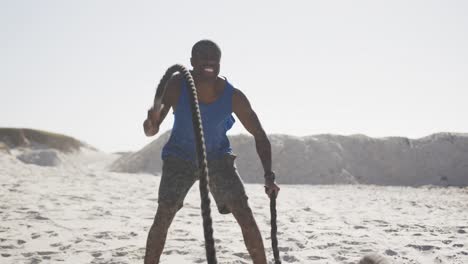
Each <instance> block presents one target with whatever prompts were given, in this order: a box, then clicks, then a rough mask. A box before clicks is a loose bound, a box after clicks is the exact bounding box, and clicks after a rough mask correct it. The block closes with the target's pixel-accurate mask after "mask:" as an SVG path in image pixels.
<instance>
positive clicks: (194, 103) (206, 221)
mask: <svg viewBox="0 0 468 264" xmlns="http://www.w3.org/2000/svg"><path fill="white" fill-rule="evenodd" d="M176 72H179V73H181V74H182V76H183V77H184V79H185V81H186V82H187V89H188V94H189V97H190V107H191V110H192V121H193V130H194V134H195V145H196V157H197V162H198V168H199V170H200V179H199V180H200V198H201V211H202V218H203V231H204V235H205V251H206V259H207V261H208V264H217V263H218V261H217V260H216V250H215V245H214V239H213V220H212V219H211V208H210V204H211V201H210V197H209V194H208V193H209V191H208V166H207V161H206V149H205V139H204V136H203V126H202V121H201V120H202V119H201V115H200V107H199V105H198V96H197V89H196V87H195V82H194V81H193V77H192V75H191V74H190V72H189V71H188V70H187V68H185V67H184V66H183V65H180V64H176V65H173V66H171V67H170V68H169V69H168V70H167V71H166V73H165V74H164V75H163V77H162V79H161V81H160V82H159V85H158V87H157V88H156V95H155V97H154V104H153V105H154V106H153V107H154V109H157V110H159V109H160V108H161V103H162V98H163V96H164V94H165V91H166V85H167V82H168V81H169V79H170V78H171V77H172V75H174V73H176Z"/></svg>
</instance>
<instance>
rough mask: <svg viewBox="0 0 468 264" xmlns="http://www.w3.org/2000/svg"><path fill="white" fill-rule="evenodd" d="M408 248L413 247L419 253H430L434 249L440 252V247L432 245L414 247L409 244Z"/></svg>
mask: <svg viewBox="0 0 468 264" xmlns="http://www.w3.org/2000/svg"><path fill="white" fill-rule="evenodd" d="M406 247H411V248H415V249H417V250H419V251H429V250H433V249H436V250H439V249H440V247H436V246H431V245H414V244H408V245H406Z"/></svg>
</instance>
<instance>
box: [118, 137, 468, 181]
mask: <svg viewBox="0 0 468 264" xmlns="http://www.w3.org/2000/svg"><path fill="white" fill-rule="evenodd" d="M168 138H169V134H168V133H167V132H166V133H165V134H162V135H161V136H160V137H159V138H157V139H156V140H155V141H153V142H152V143H151V144H149V145H147V146H146V147H144V148H143V149H141V150H140V151H137V152H135V153H133V154H129V155H126V156H124V157H122V158H121V159H119V160H117V161H116V162H115V163H114V164H112V166H111V169H112V170H113V171H117V172H130V173H138V172H145V173H152V174H158V173H160V171H161V160H160V153H161V149H162V147H163V146H164V144H165V142H166V141H167V139H168ZM269 138H270V141H271V144H272V152H273V165H274V169H275V170H276V174H277V177H278V180H279V181H280V182H281V183H283V184H285V183H287V184H303V183H305V184H376V185H385V186H392V185H393V186H395V185H396V186H422V185H439V186H468V134H455V133H439V134H434V135H431V136H428V137H424V138H420V139H408V138H402V137H391V138H379V139H377V138H370V137H366V136H363V135H355V136H338V135H316V136H308V137H294V136H287V135H269ZM230 140H231V143H232V148H233V150H234V152H235V153H237V154H239V155H238V158H237V165H238V168H239V171H240V173H241V175H242V177H243V178H244V180H245V181H246V182H249V183H262V182H263V179H262V175H263V172H262V167H261V165H260V160H259V158H258V157H257V154H256V150H255V144H254V140H253V138H252V137H250V136H245V135H237V136H232V137H230Z"/></svg>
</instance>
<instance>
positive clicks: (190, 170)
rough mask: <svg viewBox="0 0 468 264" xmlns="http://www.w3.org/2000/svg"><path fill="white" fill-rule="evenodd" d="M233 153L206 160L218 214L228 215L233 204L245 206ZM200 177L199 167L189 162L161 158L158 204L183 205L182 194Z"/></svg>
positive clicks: (174, 158) (183, 195)
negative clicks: (161, 167)
mask: <svg viewBox="0 0 468 264" xmlns="http://www.w3.org/2000/svg"><path fill="white" fill-rule="evenodd" d="M235 158H236V156H234V155H230V154H226V155H225V156H224V157H223V158H222V159H219V160H211V161H209V162H208V174H209V188H210V192H211V194H212V196H213V198H214V200H215V202H216V205H217V207H218V211H219V212H220V213H221V214H229V213H230V212H231V210H230V209H229V208H233V207H235V206H241V207H248V203H247V199H248V197H247V195H246V193H245V189H244V184H243V183H242V180H241V178H240V177H239V174H238V173H237V168H236V165H235V163H234V159H235ZM198 178H199V170H198V169H197V168H196V167H195V165H194V164H192V163H191V162H188V161H185V160H182V159H179V158H176V157H168V158H166V159H165V160H164V161H163V172H162V176H161V182H160V184H159V198H158V203H165V204H168V205H170V206H171V205H174V206H177V207H178V209H180V208H182V206H183V203H184V199H185V196H186V195H187V193H188V191H189V190H190V188H191V187H192V185H193V184H194V183H195V181H197V180H198Z"/></svg>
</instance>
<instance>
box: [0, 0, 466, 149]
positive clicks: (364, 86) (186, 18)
mask: <svg viewBox="0 0 468 264" xmlns="http://www.w3.org/2000/svg"><path fill="white" fill-rule="evenodd" d="M467 14H468V2H467V1H427V0H425V1H408V0H404V1H395V0H392V1H377V0H371V1H348V0H346V1H244V0H242V1H240V0H237V1H115V0H99V1H96V0H92V1H83V0H80V1H65V0H57V1H46V0H41V1H22V0H11V1H6V0H0V21H1V23H0V76H1V77H0V127H28V128H36V129H43V130H48V131H52V132H58V133H63V134H66V135H70V136H73V137H76V138H78V139H80V140H83V141H85V142H87V143H89V144H91V145H93V146H95V147H97V148H99V149H101V150H104V151H108V152H111V151H123V150H137V149H139V148H141V147H142V146H144V145H145V144H147V143H148V142H150V141H151V140H153V139H154V138H146V137H145V136H144V134H143V132H142V122H143V120H144V118H145V115H146V110H147V109H148V108H149V107H150V106H151V103H152V98H153V96H154V92H155V87H156V85H157V82H158V81H159V80H160V78H161V77H162V75H163V73H164V72H165V70H166V69H167V68H168V67H169V66H171V65H172V64H175V63H182V64H185V65H187V66H189V63H190V61H189V58H190V50H191V47H192V45H193V44H194V43H195V42H196V41H198V40H200V39H203V38H209V39H212V40H214V41H216V42H217V43H218V44H219V45H220V47H221V49H222V51H223V57H222V60H221V74H222V75H224V76H226V77H227V78H228V80H229V81H230V82H231V83H232V84H233V85H234V86H236V87H237V88H239V89H241V90H242V91H244V93H245V94H246V95H247V97H248V98H249V99H250V101H251V103H252V105H253V107H254V109H255V110H256V112H257V114H258V115H259V117H260V119H261V121H262V124H263V126H264V128H265V129H266V131H267V132H268V133H284V134H291V135H297V136H302V135H312V134H323V133H333V134H343V135H350V134H365V135H368V136H374V137H386V136H407V137H410V138H419V137H423V136H426V135H429V134H431V133H436V132H441V131H450V132H468V15H467ZM170 116H172V115H170ZM172 120H173V119H172V117H171V118H169V119H166V121H165V123H164V124H163V126H162V130H167V129H169V128H170V127H171V126H172ZM232 133H233V134H237V133H246V132H245V130H244V129H243V128H242V125H241V124H240V122H237V123H236V125H235V127H234V128H233V130H232Z"/></svg>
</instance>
